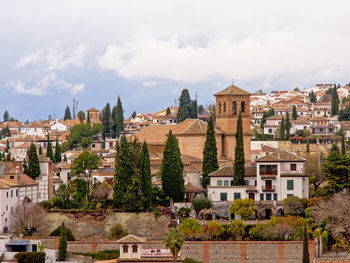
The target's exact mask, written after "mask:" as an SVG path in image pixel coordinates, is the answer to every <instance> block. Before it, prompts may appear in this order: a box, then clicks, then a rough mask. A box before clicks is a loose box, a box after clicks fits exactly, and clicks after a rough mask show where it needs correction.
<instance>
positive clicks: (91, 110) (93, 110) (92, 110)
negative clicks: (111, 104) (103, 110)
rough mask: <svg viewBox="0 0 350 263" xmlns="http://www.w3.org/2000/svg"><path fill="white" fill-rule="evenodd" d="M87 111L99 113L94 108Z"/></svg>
mask: <svg viewBox="0 0 350 263" xmlns="http://www.w3.org/2000/svg"><path fill="white" fill-rule="evenodd" d="M88 111H89V112H99V110H98V109H96V108H94V107H92V108H90V109H88Z"/></svg>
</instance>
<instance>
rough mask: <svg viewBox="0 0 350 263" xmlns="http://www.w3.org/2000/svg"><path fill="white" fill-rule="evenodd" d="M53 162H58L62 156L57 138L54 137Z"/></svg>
mask: <svg viewBox="0 0 350 263" xmlns="http://www.w3.org/2000/svg"><path fill="white" fill-rule="evenodd" d="M54 159H55V160H54V162H55V163H59V162H61V161H62V156H61V146H60V145H59V144H58V139H57V138H56V148H55V157H54Z"/></svg>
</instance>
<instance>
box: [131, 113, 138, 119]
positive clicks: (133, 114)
mask: <svg viewBox="0 0 350 263" xmlns="http://www.w3.org/2000/svg"><path fill="white" fill-rule="evenodd" d="M136 115H137V113H136V111H133V112H132V114H131V118H133V119H135V117H136Z"/></svg>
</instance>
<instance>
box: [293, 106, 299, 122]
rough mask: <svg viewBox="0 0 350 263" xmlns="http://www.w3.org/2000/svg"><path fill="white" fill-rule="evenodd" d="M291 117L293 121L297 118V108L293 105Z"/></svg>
mask: <svg viewBox="0 0 350 263" xmlns="http://www.w3.org/2000/svg"><path fill="white" fill-rule="evenodd" d="M292 117H293V120H296V119H297V118H298V113H297V107H295V105H293V113H292Z"/></svg>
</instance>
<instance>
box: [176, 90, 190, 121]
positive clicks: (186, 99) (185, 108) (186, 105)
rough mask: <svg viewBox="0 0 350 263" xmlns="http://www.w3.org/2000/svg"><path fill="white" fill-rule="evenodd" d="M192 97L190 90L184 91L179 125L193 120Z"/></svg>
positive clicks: (178, 117) (180, 104)
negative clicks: (187, 120)
mask: <svg viewBox="0 0 350 263" xmlns="http://www.w3.org/2000/svg"><path fill="white" fill-rule="evenodd" d="M191 108H192V104H191V97H190V93H189V92H188V89H183V90H182V92H181V96H180V98H179V109H178V112H177V117H176V119H177V123H180V122H183V121H184V120H186V119H189V118H191Z"/></svg>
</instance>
